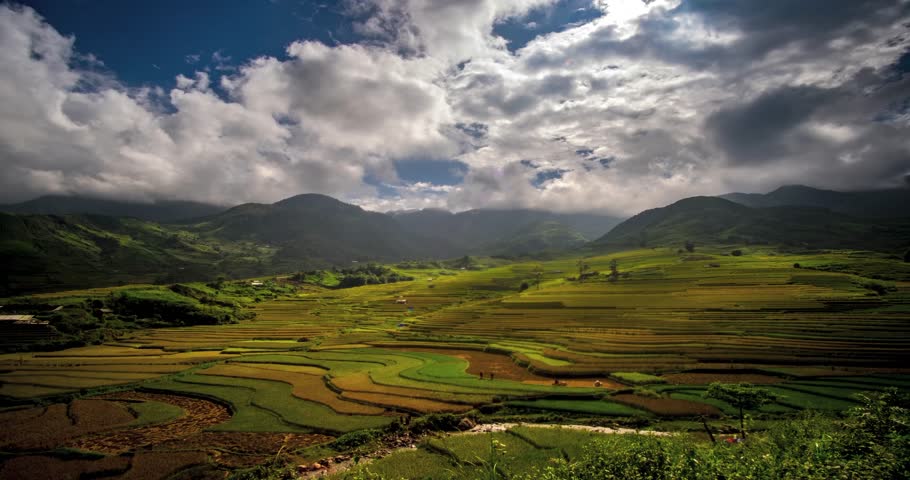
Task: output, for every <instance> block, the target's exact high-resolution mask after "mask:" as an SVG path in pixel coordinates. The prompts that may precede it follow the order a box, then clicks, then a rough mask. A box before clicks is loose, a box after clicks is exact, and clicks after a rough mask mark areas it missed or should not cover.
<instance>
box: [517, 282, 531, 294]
mask: <svg viewBox="0 0 910 480" xmlns="http://www.w3.org/2000/svg"><path fill="white" fill-rule="evenodd" d="M528 286H529V285H528V282H521V285H520V286H519V287H518V291H519V292H523V291H525V290H527V289H528Z"/></svg>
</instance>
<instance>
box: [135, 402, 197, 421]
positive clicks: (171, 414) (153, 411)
mask: <svg viewBox="0 0 910 480" xmlns="http://www.w3.org/2000/svg"><path fill="white" fill-rule="evenodd" d="M129 409H130V410H132V411H133V412H134V413H135V414H136V420H134V421H133V422H132V423H130V425H129V426H130V427H141V426H145V425H156V424H159V423H167V422H170V421H171V420H176V419H178V418H180V417H182V416H183V415H184V413H186V412H184V411H183V409H182V408H180V407H178V406H176V405H171V404H170V403H163V402H151V401H149V402H138V403H131V404H129Z"/></svg>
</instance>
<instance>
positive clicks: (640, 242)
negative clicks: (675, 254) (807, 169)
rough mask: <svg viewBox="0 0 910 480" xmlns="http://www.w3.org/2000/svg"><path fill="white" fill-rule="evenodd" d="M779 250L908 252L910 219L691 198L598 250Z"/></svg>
mask: <svg viewBox="0 0 910 480" xmlns="http://www.w3.org/2000/svg"><path fill="white" fill-rule="evenodd" d="M686 240H689V241H693V242H696V243H700V244H724V243H726V244H749V243H753V244H776V245H792V246H806V247H814V248H860V249H868V250H880V251H895V252H897V251H903V249H905V248H906V247H907V246H908V245H910V219H867V218H858V217H852V216H849V215H845V214H842V213H837V212H832V211H831V210H828V209H824V208H813V207H771V208H750V207H746V206H744V205H740V204H738V203H734V202H731V201H729V200H725V199H722V198H717V197H692V198H687V199H684V200H680V201H678V202H676V203H674V204H672V205H669V206H666V207H663V208H655V209H652V210H646V211H644V212H642V213H640V214H638V215H635V216H634V217H632V218H630V219H628V220H626V221H625V222H623V223H621V224H619V225H617V226H616V227H615V228H613V230H611V231H610V232H609V233H608V234H606V235H604V236H603V237H601V238H599V239H598V240H597V241H596V242H595V245H600V246H608V247H631V246H680V247H681V246H682V245H683V243H684V242H685V241H686Z"/></svg>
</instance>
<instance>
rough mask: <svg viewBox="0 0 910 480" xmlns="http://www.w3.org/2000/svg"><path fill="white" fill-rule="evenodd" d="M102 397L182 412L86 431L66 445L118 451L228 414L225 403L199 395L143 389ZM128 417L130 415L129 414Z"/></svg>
mask: <svg viewBox="0 0 910 480" xmlns="http://www.w3.org/2000/svg"><path fill="white" fill-rule="evenodd" d="M97 398H103V399H106V400H128V401H137V400H138V401H155V402H162V403H170V404H172V405H176V406H178V407H180V408H182V409H183V410H184V411H185V412H186V414H185V415H184V416H182V417H180V418H178V419H176V420H173V421H171V422H168V423H162V424H157V425H148V426H143V427H137V428H131V429H123V430H116V431H112V432H102V433H96V434H92V435H87V436H84V437H82V438H79V439H76V440H75V441H73V442H69V444H67V446H68V447H71V448H78V449H80V450H88V451H93V452H101V453H108V454H119V453H123V452H127V451H130V450H134V449H137V448H140V447H143V446H146V445H152V444H158V443H162V442H166V441H168V440H174V439H178V438H183V437H187V436H189V435H192V434H194V433H197V432H200V431H202V430H204V429H206V428H208V427H210V426H212V425H217V424H219V423H222V422H225V421H227V420H228V419H230V418H231V413H230V411H229V410H228V408H227V407H225V406H224V405H221V404H219V403H215V402H212V401H209V400H203V399H201V398H194V397H187V396H182V395H168V394H160V393H147V392H120V393H112V394H108V395H103V396H101V397H97ZM131 420H132V417H131Z"/></svg>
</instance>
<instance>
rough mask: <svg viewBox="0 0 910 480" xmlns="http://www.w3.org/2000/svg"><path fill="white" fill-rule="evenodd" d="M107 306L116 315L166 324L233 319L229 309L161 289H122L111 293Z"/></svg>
mask: <svg viewBox="0 0 910 480" xmlns="http://www.w3.org/2000/svg"><path fill="white" fill-rule="evenodd" d="M178 290H180V289H178ZM111 306H112V307H113V308H114V309H115V311H117V312H118V313H120V314H123V315H134V316H136V317H138V318H145V319H152V320H154V321H155V322H156V323H165V324H168V325H217V324H226V323H235V322H236V321H237V317H236V312H235V310H234V309H233V308H228V307H223V306H220V305H205V304H203V303H201V302H199V301H198V300H196V299H194V298H191V297H185V296H183V295H181V294H179V293H177V292H174V291H171V290H165V289H154V290H153V289H149V290H124V291H122V292H118V293H116V294H114V295H113V297H112V299H111Z"/></svg>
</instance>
